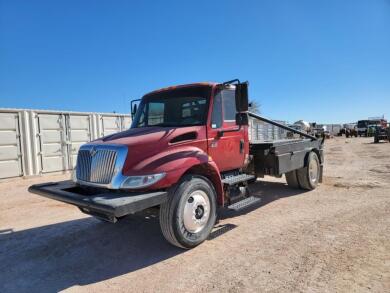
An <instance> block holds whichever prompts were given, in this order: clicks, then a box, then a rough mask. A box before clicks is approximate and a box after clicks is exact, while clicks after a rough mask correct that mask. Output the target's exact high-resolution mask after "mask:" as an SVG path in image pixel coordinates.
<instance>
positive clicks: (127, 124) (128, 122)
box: [122, 116, 131, 131]
mask: <svg viewBox="0 0 390 293" xmlns="http://www.w3.org/2000/svg"><path fill="white" fill-rule="evenodd" d="M130 126H131V118H130V117H127V116H124V117H122V131H123V130H126V129H129V128H130Z"/></svg>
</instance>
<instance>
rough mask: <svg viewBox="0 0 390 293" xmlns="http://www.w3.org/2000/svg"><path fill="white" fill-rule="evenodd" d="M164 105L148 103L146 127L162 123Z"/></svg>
mask: <svg viewBox="0 0 390 293" xmlns="http://www.w3.org/2000/svg"><path fill="white" fill-rule="evenodd" d="M164 106H165V104H164V103H149V111H148V125H155V124H159V123H163V122H164Z"/></svg>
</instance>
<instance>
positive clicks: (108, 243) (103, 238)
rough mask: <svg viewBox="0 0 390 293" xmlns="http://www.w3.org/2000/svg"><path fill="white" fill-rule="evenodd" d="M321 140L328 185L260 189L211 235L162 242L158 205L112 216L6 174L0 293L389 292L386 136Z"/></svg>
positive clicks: (271, 184) (273, 184)
mask: <svg viewBox="0 0 390 293" xmlns="http://www.w3.org/2000/svg"><path fill="white" fill-rule="evenodd" d="M372 141H373V139H372V138H356V139H355V138H353V139H345V138H336V139H331V140H328V141H327V142H326V165H325V178H324V183H323V184H322V185H321V186H320V187H319V188H317V189H316V190H314V191H311V192H303V191H300V190H292V189H290V188H288V187H287V186H286V184H285V181H284V178H281V179H274V178H265V179H264V180H261V181H258V182H257V183H256V184H255V185H254V186H253V187H252V189H253V193H254V194H256V195H258V196H261V197H262V202H261V204H259V205H257V206H256V207H253V208H252V209H251V210H250V211H246V212H244V213H240V214H239V213H222V215H221V218H222V219H221V221H220V222H219V223H218V225H217V226H216V227H215V230H214V231H213V233H212V236H211V237H210V239H209V240H208V241H206V242H205V243H203V244H202V245H200V246H199V247H197V248H195V249H193V250H190V251H183V250H180V249H177V248H175V247H172V246H170V245H169V244H167V243H166V242H165V241H164V239H163V237H162V235H161V233H160V230H159V229H160V228H159V223H158V218H157V214H156V213H155V212H154V211H150V212H145V213H143V214H139V215H136V216H132V217H130V218H126V219H125V220H123V221H121V222H119V223H117V224H115V225H113V224H109V223H103V222H100V221H98V220H95V219H94V218H91V217H89V216H86V215H84V214H82V213H81V212H79V210H78V209H77V208H75V207H72V206H69V205H66V204H62V203H59V202H56V201H53V200H49V199H45V198H43V197H39V196H37V195H33V194H29V193H28V192H27V187H28V186H29V185H31V184H34V183H38V182H45V181H56V180H60V179H64V178H66V177H69V175H50V176H44V177H40V178H32V179H13V180H6V181H4V180H3V181H0V197H1V203H0V292H56V291H61V290H67V291H77V292H79V291H88V292H95V291H107V290H111V291H126V292H129V291H135V292H156V291H163V292H176V291H185V292H205V291H207V292H208V291H212V292H226V291H229V292H243V291H248V292H253V291H256V292H265V291H270V292H292V291H293V292H371V291H372V292H390V193H389V190H390V156H389V154H390V144H389V143H380V144H375V145H374V144H373V143H371V142H372Z"/></svg>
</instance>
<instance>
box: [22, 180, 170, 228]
mask: <svg viewBox="0 0 390 293" xmlns="http://www.w3.org/2000/svg"><path fill="white" fill-rule="evenodd" d="M28 190H29V191H30V192H32V193H35V194H38V195H41V196H44V197H48V198H51V199H55V200H58V201H62V202H65V203H69V204H71V205H75V206H77V207H79V208H80V210H81V211H82V212H84V213H86V214H90V215H93V216H96V217H99V218H102V219H104V220H107V221H110V222H114V223H115V222H116V220H117V218H119V217H123V216H126V215H128V214H134V213H136V212H138V211H142V210H144V209H147V208H150V207H153V206H157V205H160V204H162V203H163V202H165V201H166V200H167V198H168V193H167V192H166V191H154V192H149V193H142V192H121V191H110V190H108V189H83V188H81V187H80V186H79V185H77V184H76V183H74V182H73V181H71V180H67V181H60V182H48V183H42V184H35V185H32V186H30V187H29V189H28Z"/></svg>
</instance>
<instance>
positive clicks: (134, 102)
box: [130, 99, 141, 120]
mask: <svg viewBox="0 0 390 293" xmlns="http://www.w3.org/2000/svg"><path fill="white" fill-rule="evenodd" d="M140 101H141V99H137V100H132V101H131V102H130V110H131V120H134V116H135V114H136V113H137V109H138V104H139V102H140Z"/></svg>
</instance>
